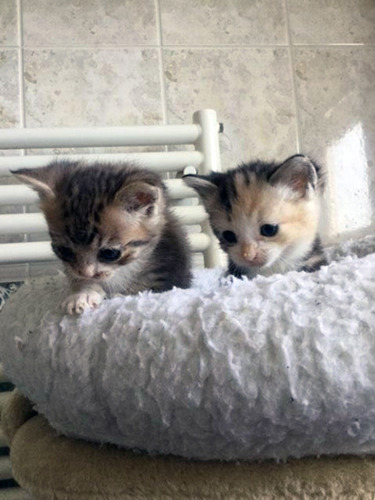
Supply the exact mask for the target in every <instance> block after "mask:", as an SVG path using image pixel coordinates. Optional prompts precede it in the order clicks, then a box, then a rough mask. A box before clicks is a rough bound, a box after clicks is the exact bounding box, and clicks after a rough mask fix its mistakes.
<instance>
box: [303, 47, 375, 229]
mask: <svg viewBox="0 0 375 500" xmlns="http://www.w3.org/2000/svg"><path fill="white" fill-rule="evenodd" d="M295 57H296V81H297V90H298V101H299V106H300V111H299V114H300V120H301V130H302V144H303V149H304V151H305V152H307V153H309V154H311V155H312V156H313V157H315V158H316V159H318V160H319V161H320V162H322V163H323V164H325V165H326V167H327V170H328V191H327V201H326V213H325V218H324V226H325V233H326V234H327V235H329V236H331V237H336V236H338V235H342V236H344V235H345V234H349V233H350V232H353V231H364V232H367V231H369V226H370V225H371V224H372V223H373V221H374V213H375V189H374V188H375V85H374V81H375V47H331V48H324V49H311V48H300V49H296V51H295Z"/></svg>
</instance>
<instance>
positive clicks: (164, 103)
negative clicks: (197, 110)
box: [155, 0, 168, 125]
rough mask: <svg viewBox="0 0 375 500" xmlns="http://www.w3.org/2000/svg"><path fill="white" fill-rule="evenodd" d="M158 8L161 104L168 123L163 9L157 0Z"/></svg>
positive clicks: (164, 117)
mask: <svg viewBox="0 0 375 500" xmlns="http://www.w3.org/2000/svg"><path fill="white" fill-rule="evenodd" d="M155 7H156V25H157V31H158V42H159V43H158V49H159V77H160V90H161V103H162V108H163V123H164V125H165V124H167V123H168V108H167V90H166V87H165V79H164V57H163V32H162V24H161V9H160V1H159V0H155Z"/></svg>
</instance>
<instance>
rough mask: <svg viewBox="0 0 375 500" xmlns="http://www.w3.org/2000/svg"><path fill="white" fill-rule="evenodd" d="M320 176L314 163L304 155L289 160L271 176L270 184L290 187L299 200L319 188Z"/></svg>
mask: <svg viewBox="0 0 375 500" xmlns="http://www.w3.org/2000/svg"><path fill="white" fill-rule="evenodd" d="M318 180H319V179H318V174H317V170H316V168H315V165H314V164H313V162H312V161H311V160H310V159H309V158H308V157H307V156H304V155H295V156H291V157H290V158H288V159H287V160H286V161H285V162H284V163H282V164H281V165H280V167H278V169H277V170H276V171H275V172H274V173H273V174H272V175H271V177H270V179H269V182H270V183H271V184H272V185H277V184H281V185H284V186H287V187H289V188H290V189H291V190H292V191H293V192H294V193H295V194H296V195H297V196H298V197H299V198H304V197H307V196H308V195H309V193H310V192H311V190H312V189H313V190H314V189H317V187H318Z"/></svg>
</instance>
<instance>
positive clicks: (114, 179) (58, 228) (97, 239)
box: [16, 163, 165, 281]
mask: <svg viewBox="0 0 375 500" xmlns="http://www.w3.org/2000/svg"><path fill="white" fill-rule="evenodd" d="M16 175H17V176H18V177H19V178H20V179H21V180H23V181H24V182H27V183H29V184H31V186H32V187H34V189H36V190H37V191H38V192H39V195H40V197H41V209H42V211H43V212H44V214H45V217H46V220H47V223H48V227H49V232H50V236H51V240H52V249H53V251H54V252H55V254H56V255H57V257H58V258H59V259H61V260H62V262H63V263H64V266H65V269H66V271H67V274H68V275H70V276H71V277H72V278H74V279H75V280H77V279H78V280H79V279H84V280H85V281H87V280H89V281H91V280H92V281H106V280H109V279H110V278H112V276H113V275H114V273H115V272H116V270H118V269H119V268H120V267H122V266H125V265H129V264H130V263H132V262H134V261H136V260H137V259H140V258H142V256H143V255H148V253H149V252H150V250H152V249H153V248H154V246H155V244H156V243H157V239H158V236H159V235H160V231H161V228H162V226H163V210H164V206H165V200H164V197H163V187H162V184H161V181H160V180H159V178H158V176H156V175H154V174H152V173H150V172H148V171H141V170H139V169H134V168H132V167H127V168H119V167H115V166H110V165H105V166H102V167H95V168H91V167H88V166H84V165H82V164H70V163H69V164H67V163H65V164H61V163H57V164H53V165H51V166H49V167H46V168H44V169H43V168H42V169H34V170H26V169H24V170H22V171H17V172H16Z"/></svg>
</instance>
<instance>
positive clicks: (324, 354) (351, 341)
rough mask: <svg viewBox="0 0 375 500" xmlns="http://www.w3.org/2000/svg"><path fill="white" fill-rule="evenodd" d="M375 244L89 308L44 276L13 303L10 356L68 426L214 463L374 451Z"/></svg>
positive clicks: (6, 347)
mask: <svg viewBox="0 0 375 500" xmlns="http://www.w3.org/2000/svg"><path fill="white" fill-rule="evenodd" d="M372 252H375V238H374V237H367V238H366V239H364V240H362V241H359V242H355V243H352V244H348V243H346V244H345V245H342V246H341V247H337V248H336V249H333V250H332V251H331V257H332V258H334V259H336V260H337V262H333V263H331V264H330V265H329V266H327V267H324V268H322V269H321V270H320V271H319V272H317V273H313V274H306V273H297V272H291V273H289V274H287V275H284V276H280V275H275V276H271V277H269V278H264V277H259V278H257V279H254V280H253V281H248V280H246V279H245V280H238V279H233V278H223V277H221V276H220V271H218V270H214V271H210V270H205V271H200V272H197V274H196V280H195V283H194V286H193V287H192V288H191V289H189V290H177V289H176V290H173V291H170V292H166V293H163V294H152V293H141V294H139V295H137V296H128V297H116V298H113V299H111V300H107V301H105V302H104V303H103V304H102V305H101V306H100V308H99V309H97V310H95V311H92V312H86V313H84V314H83V315H82V316H81V317H68V316H62V314H61V313H60V312H59V311H58V309H57V305H58V304H59V302H60V300H61V296H62V295H63V294H64V293H65V292H64V290H63V289H64V286H65V285H64V284H65V282H64V280H63V279H62V278H61V279H57V280H56V279H51V278H49V279H43V280H39V281H33V282H31V283H29V284H27V285H25V286H23V287H22V288H21V289H20V290H19V291H18V292H17V293H16V294H15V295H14V296H12V297H11V298H10V300H9V303H7V304H6V306H5V308H4V311H3V312H2V313H1V340H0V352H1V355H0V356H1V360H2V362H3V364H4V366H5V370H6V373H7V374H8V375H9V376H10V377H11V379H12V380H13V381H14V382H15V383H16V384H17V386H18V387H19V388H20V389H21V391H22V392H23V393H24V394H25V395H26V396H28V397H29V398H30V399H31V400H32V401H34V402H35V403H36V408H37V410H38V411H40V412H41V413H43V414H44V415H46V416H47V418H48V419H49V420H50V422H51V424H52V425H53V426H54V427H55V428H56V429H57V430H59V431H61V432H62V433H64V434H68V435H72V436H79V437H81V438H85V439H90V440H96V441H101V442H111V443H117V444H119V445H122V446H126V447H131V448H139V449H143V450H147V451H149V452H157V453H172V454H176V455H182V456H185V457H192V458H198V459H205V460H206V459H225V460H230V459H264V458H276V459H284V458H286V457H301V456H306V455H320V454H331V453H334V454H338V453H355V454H357V453H366V452H368V453H372V452H375V307H374V303H375V254H373V253H372ZM345 254H347V255H346V256H345ZM354 254H357V255H359V256H360V258H358V257H357V256H355V255H354ZM367 254H368V255H367Z"/></svg>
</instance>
